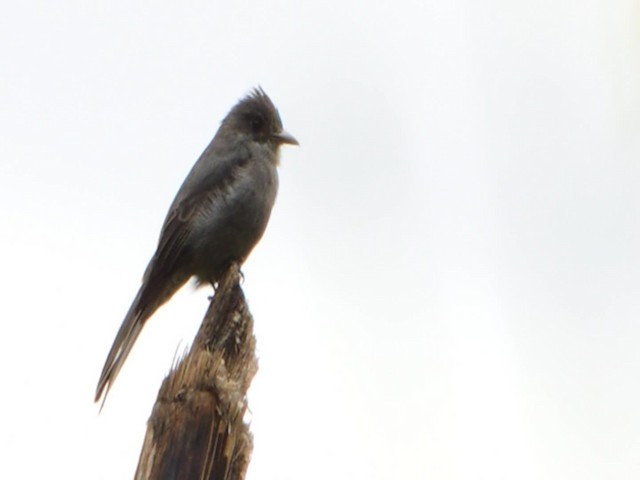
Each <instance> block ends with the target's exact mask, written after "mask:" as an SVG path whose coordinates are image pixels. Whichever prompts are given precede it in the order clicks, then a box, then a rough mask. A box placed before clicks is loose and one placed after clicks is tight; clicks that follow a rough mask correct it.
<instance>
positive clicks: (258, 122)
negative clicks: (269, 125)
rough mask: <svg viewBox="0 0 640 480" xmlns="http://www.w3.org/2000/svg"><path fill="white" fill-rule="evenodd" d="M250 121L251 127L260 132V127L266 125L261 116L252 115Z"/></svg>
mask: <svg viewBox="0 0 640 480" xmlns="http://www.w3.org/2000/svg"><path fill="white" fill-rule="evenodd" d="M250 123H251V129H252V130H253V131H254V132H258V131H259V130H260V129H262V126H263V125H264V121H263V120H262V118H260V117H252V118H251V120H250Z"/></svg>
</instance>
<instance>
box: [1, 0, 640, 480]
mask: <svg viewBox="0 0 640 480" xmlns="http://www.w3.org/2000/svg"><path fill="white" fill-rule="evenodd" d="M1 10H2V12H0V58H1V61H0V218H1V219H2V223H1V225H2V227H1V228H2V230H1V231H0V233H1V235H0V265H1V268H2V275H1V276H0V291H2V292H3V294H2V301H1V302H0V336H1V338H2V341H3V346H2V349H0V375H1V378H2V379H3V385H4V386H3V390H2V395H1V397H2V398H1V400H0V405H1V406H2V408H0V425H1V427H0V458H2V460H1V462H0V477H2V478H13V479H22V478H24V479H31V478H68V479H86V478H97V479H121V478H131V477H132V475H133V472H134V470H135V466H136V464H137V458H138V454H139V451H140V447H141V445H142V439H143V435H144V431H145V422H146V420H147V418H148V416H149V414H150V411H151V407H152V405H153V402H154V400H155V396H156V393H157V389H158V387H159V385H160V382H161V380H162V378H163V377H164V375H165V374H166V372H167V370H168V368H169V367H170V365H171V362H172V359H173V355H174V352H175V351H176V348H179V349H180V350H182V349H184V348H185V346H186V344H188V343H189V341H190V340H191V338H192V337H193V335H194V333H195V330H196V328H197V326H198V325H199V323H200V320H201V318H202V315H203V314H204V312H205V309H206V306H207V295H208V294H209V293H210V291H209V290H206V289H203V290H199V291H196V292H195V293H194V292H193V290H192V288H191V287H188V288H185V289H184V290H183V291H181V292H180V293H179V294H178V295H177V296H176V297H175V298H174V299H173V300H172V302H170V303H169V304H168V305H167V306H166V307H165V308H163V309H162V310H161V311H160V312H158V314H157V315H156V316H155V317H154V318H153V321H151V322H150V323H149V324H148V325H147V327H146V328H145V330H144V332H143V335H142V336H141V338H140V339H139V341H138V343H137V345H136V347H135V348H134V351H133V353H132V355H131V356H130V358H129V360H128V362H127V364H126V366H125V367H124V369H123V370H122V372H121V374H120V376H119V378H118V381H117V382H116V384H115V387H114V388H113V389H112V393H111V395H110V397H109V399H108V402H107V404H106V407H105V409H104V411H103V413H102V414H101V415H98V413H97V412H98V408H97V407H96V406H95V405H94V404H93V403H92V400H93V393H94V388H95V385H96V382H97V380H98V375H99V373H100V370H101V368H102V364H103V361H104V359H105V356H106V354H107V351H108V349H109V347H110V346H111V342H112V340H113V338H114V336H115V333H116V331H117V328H118V327H119V325H120V322H121V321H122V318H123V316H124V314H125V313H126V311H127V309H128V307H129V304H130V302H131V301H132V300H133V297H134V295H135V292H136V290H137V288H138V285H139V281H140V278H141V275H142V272H143V270H144V267H145V266H146V263H147V261H148V260H149V258H150V257H151V255H152V253H153V250H154V248H155V244H156V241H157V237H158V234H159V230H160V226H161V224H162V221H163V219H164V216H165V213H166V210H167V208H168V206H169V204H170V203H171V200H172V199H173V196H174V194H175V192H176V191H177V189H178V187H179V186H180V184H181V182H182V180H183V178H184V176H185V175H186V174H187V172H188V170H189V169H190V167H191V165H192V164H193V163H194V162H195V160H196V159H197V157H198V155H199V154H200V153H201V152H202V150H203V149H204V147H205V146H206V145H207V143H208V142H209V141H210V139H211V138H212V136H213V134H214V133H215V131H216V129H217V127H218V125H219V122H220V120H221V119H222V118H223V117H224V115H225V114H226V113H227V111H228V110H229V109H230V108H231V107H232V106H233V104H234V103H235V102H236V101H237V99H238V98H240V97H242V96H243V95H245V94H246V93H247V92H248V91H249V90H250V89H251V88H252V87H254V86H256V85H258V84H260V85H262V86H263V88H264V89H265V90H266V92H267V93H268V94H269V95H270V96H271V97H272V99H273V100H274V102H275V103H276V105H277V106H278V108H279V110H280V113H281V116H282V118H283V121H284V124H285V128H287V130H289V131H290V132H291V133H293V134H294V135H296V137H297V138H298V139H299V141H300V143H301V147H300V148H284V149H283V152H282V166H281V170H280V172H281V177H280V178H281V188H280V193H279V197H278V201H277V203H276V207H275V210H274V213H273V216H272V219H271V222H270V225H269V227H268V229H267V234H266V235H265V237H264V239H263V241H262V242H261V243H260V245H259V246H258V247H257V248H256V250H255V251H254V253H253V254H252V256H251V258H250V259H249V261H248V262H247V263H246V265H245V268H244V272H245V275H246V281H245V285H244V287H245V292H246V295H247V297H248V300H249V302H250V306H251V309H252V313H253V314H254V316H255V319H256V335H257V338H258V349H259V356H260V371H259V372H258V375H257V377H256V379H255V381H254V383H253V386H252V389H251V391H250V405H251V409H252V417H251V421H252V431H253V432H254V434H255V450H254V454H253V458H252V462H251V465H250V468H249V479H250V480H257V479H261V480H262V479H266V480H269V479H283V480H289V479H300V478H304V479H309V480H313V479H326V478H335V479H349V480H351V479H374V480H378V479H384V480H393V479H399V478H403V479H420V480H421V479H430V480H431V479H436V480H445V479H471V480H475V479H492V480H493V479H541V478H545V479H558V480H560V479H562V480H564V479H569V478H580V479H612V478H615V479H637V478H639V477H640V413H639V410H638V405H640V350H639V348H638V345H640V208H639V207H640V188H639V187H638V184H639V183H640V6H639V5H638V3H637V2H633V1H595V0H594V1H578V0H575V1H567V2H557V1H550V0H548V1H541V2H508V1H497V0H496V1H486V2H477V1H471V0H469V1H467V2H464V1H458V2H437V1H419V2H404V3H401V2H388V3H385V2H349V1H346V0H340V1H336V2H331V1H326V2H315V3H313V4H311V3H309V2H301V1H290V0H279V1H278V0H276V1H270V2H197V3H196V2H194V3H193V4H191V5H189V6H185V4H184V3H183V4H181V6H177V5H173V4H171V5H166V4H165V5H159V4H158V3H157V2H154V3H153V4H152V3H151V2H148V4H147V5H140V4H135V3H134V2H102V4H100V3H98V2H84V3H83V2H69V1H58V2H10V3H8V4H7V5H5V6H3V7H2V9H1Z"/></svg>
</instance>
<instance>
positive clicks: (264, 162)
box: [95, 87, 299, 406]
mask: <svg viewBox="0 0 640 480" xmlns="http://www.w3.org/2000/svg"><path fill="white" fill-rule="evenodd" d="M284 144H290V145H299V144H298V141H297V140H296V139H295V137H293V136H292V135H291V134H289V133H288V132H287V131H285V130H284V129H283V126H282V120H281V119H280V114H279V113H278V110H277V109H276V107H275V106H274V104H273V102H272V101H271V99H270V98H269V97H268V96H267V94H266V93H265V92H264V90H263V89H262V88H261V87H257V88H255V89H253V90H251V91H250V92H249V93H248V94H247V95H246V96H245V97H244V98H242V99H241V100H239V101H238V103H237V104H236V105H235V106H234V107H233V108H232V109H231V110H230V111H229V113H228V114H227V115H226V117H225V118H224V119H223V120H222V123H221V124H220V127H219V128H218V131H217V132H216V134H215V136H214V137H213V140H211V142H210V143H209V145H208V146H207V148H206V149H205V150H204V152H203V153H202V155H200V157H199V158H198V160H197V161H196V163H195V164H194V165H193V167H192V168H191V171H190V172H189V174H188V175H187V177H186V178H185V180H184V182H183V183H182V186H181V187H180V189H179V190H178V193H177V194H176V196H175V199H174V200H173V203H172V204H171V206H170V207H169V211H168V213H167V216H166V218H165V221H164V224H163V226H162V229H161V231H160V238H159V240H158V246H157V248H156V251H155V253H154V255H153V257H152V258H151V260H150V261H149V264H148V265H147V268H146V270H145V272H144V275H143V277H142V284H141V286H140V289H139V290H138V293H137V295H136V297H135V299H134V300H133V303H132V304H131V307H130V308H129V311H128V312H127V314H126V316H125V318H124V320H123V322H122V325H121V326H120V329H119V330H118V333H117V334H116V337H115V340H114V342H113V346H112V347H111V350H110V351H109V354H108V355H107V359H106V361H105V364H104V367H103V369H102V373H101V375H100V380H99V381H98V385H97V388H96V394H95V401H96V402H98V401H99V400H100V398H103V401H102V405H103V406H104V402H105V400H106V397H107V395H108V393H109V389H110V388H111V386H112V385H113V382H114V381H115V379H116V377H117V375H118V373H119V372H120V369H121V368H122V365H123V364H124V362H125V360H126V358H127V356H128V355H129V353H130V352H131V349H132V347H133V345H134V343H135V341H136V339H137V338H138V335H140V332H141V331H142V328H143V326H144V324H145V323H146V321H147V320H148V319H149V318H150V317H151V316H152V315H153V314H154V313H155V312H156V310H157V309H158V308H159V307H160V306H162V305H163V304H164V303H166V302H167V301H168V300H169V299H170V298H171V297H172V296H173V294H174V293H176V291H178V290H179V289H180V288H181V287H182V286H183V285H184V284H185V283H186V282H187V281H188V280H189V279H191V278H192V277H195V279H196V284H197V285H198V286H201V285H206V284H211V285H212V286H213V287H214V289H215V287H216V284H217V281H218V280H219V279H220V277H221V276H222V274H223V273H224V272H225V270H226V269H227V268H228V267H229V266H230V265H231V264H232V263H239V264H242V263H243V262H244V261H245V260H246V259H247V257H248V255H249V254H250V252H251V251H252V250H253V248H254V246H255V245H256V244H257V243H258V241H259V240H260V239H261V238H262V235H263V234H264V231H265V229H266V227H267V223H268V221H269V217H270V215H271V210H272V208H273V205H274V202H275V199H276V194H277V190H278V171H277V167H278V166H279V163H280V147H281V146H282V145H284Z"/></svg>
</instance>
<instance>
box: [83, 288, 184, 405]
mask: <svg viewBox="0 0 640 480" xmlns="http://www.w3.org/2000/svg"><path fill="white" fill-rule="evenodd" d="M174 280H178V279H176V278H175V277H174ZM179 280H180V281H174V282H162V283H163V284H162V283H161V282H157V281H155V282H154V281H151V282H149V281H148V280H147V279H146V278H145V281H143V283H142V286H141V287H140V290H139V291H138V294H137V295H136V298H135V300H134V301H133V303H132V304H131V308H129V311H128V312H127V315H126V316H125V318H124V321H123V322H122V325H121V326H120V330H118V334H117V335H116V339H115V340H114V341H113V345H112V346H111V350H110V351H109V355H107V360H106V361H105V362H104V367H103V368H102V373H101V374H100V380H99V381H98V386H97V388H96V397H95V401H96V402H97V401H99V400H100V398H101V397H103V395H104V398H103V400H102V406H104V402H105V400H106V399H107V394H108V393H109V389H110V388H111V385H113V382H114V381H115V379H116V377H117V376H118V373H119V372H120V369H121V368H122V365H123V364H124V362H125V360H126V359H127V356H128V355H129V352H130V351H131V349H132V348H133V344H134V343H135V341H136V340H137V339H138V335H140V332H141V331H142V327H143V326H144V324H145V322H146V321H147V320H148V319H149V317H151V315H153V314H154V312H155V311H156V310H157V309H158V308H159V307H160V306H161V305H162V304H164V303H165V302H166V301H167V300H169V299H170V298H171V297H172V296H173V294H174V293H175V292H176V291H177V290H178V289H179V288H180V287H181V286H182V285H184V283H185V282H186V280H187V278H180V279H179ZM102 406H101V407H100V409H102Z"/></svg>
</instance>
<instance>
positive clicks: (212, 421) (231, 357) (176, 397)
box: [135, 265, 258, 480]
mask: <svg viewBox="0 0 640 480" xmlns="http://www.w3.org/2000/svg"><path fill="white" fill-rule="evenodd" d="M240 278H241V273H240V269H239V267H238V266H237V265H232V266H231V267H230V268H229V269H228V270H227V272H226V273H225V274H224V275H223V277H222V279H221V280H220V282H219V284H218V288H217V289H216V292H215V295H214V297H213V300H212V301H211V304H210V305H209V309H208V310H207V313H206V315H205V317H204V319H203V321H202V325H201V326H200V330H199V331H198V334H197V336H196V338H195V340H194V342H193V345H192V346H191V349H190V351H189V353H188V354H187V356H186V357H184V358H183V359H182V360H181V361H180V362H179V363H178V364H177V365H176V366H175V368H173V370H172V371H171V372H170V373H169V376H168V377H167V378H165V380H164V382H163V383H162V386H161V387H160V391H159V393H158V398H157V400H156V403H155V406H154V407H153V412H152V414H151V418H150V419H149V422H148V424H147V433H146V436H145V439H144V444H143V447H142V452H141V453H140V459H139V461H138V468H137V470H136V476H135V478H136V480H173V479H175V480H183V479H184V480H187V479H188V480H191V479H200V480H241V479H244V477H245V473H246V470H247V467H248V465H249V459H250V456H251V450H252V446H253V438H252V436H251V433H250V432H249V426H248V425H247V424H246V423H245V422H244V414H245V412H246V410H247V390H248V388H249V385H250V384H251V380H252V379H253V376H254V375H255V373H256V371H257V368H258V367H257V360H256V357H255V343H256V341H255V337H254V335H253V318H252V317H251V314H250V312H249V308H248V307H247V303H246V301H245V298H244V294H243V292H242V289H241V288H240Z"/></svg>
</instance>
